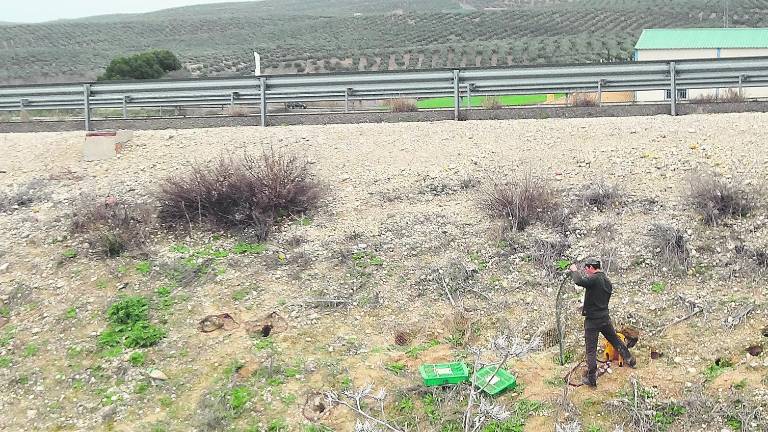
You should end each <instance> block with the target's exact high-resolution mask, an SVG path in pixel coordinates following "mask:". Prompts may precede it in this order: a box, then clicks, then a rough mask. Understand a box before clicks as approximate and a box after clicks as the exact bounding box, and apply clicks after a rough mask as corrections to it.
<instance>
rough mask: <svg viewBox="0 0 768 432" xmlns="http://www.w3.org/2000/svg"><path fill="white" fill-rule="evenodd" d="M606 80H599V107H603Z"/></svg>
mask: <svg viewBox="0 0 768 432" xmlns="http://www.w3.org/2000/svg"><path fill="white" fill-rule="evenodd" d="M604 81H605V80H602V79H601V80H597V106H599V107H601V106H603V82H604Z"/></svg>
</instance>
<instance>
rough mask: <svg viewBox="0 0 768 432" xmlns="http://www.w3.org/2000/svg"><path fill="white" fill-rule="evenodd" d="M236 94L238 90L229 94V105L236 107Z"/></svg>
mask: <svg viewBox="0 0 768 432" xmlns="http://www.w3.org/2000/svg"><path fill="white" fill-rule="evenodd" d="M235 94H236V92H232V93H230V94H229V106H230V107H231V108H234V107H235Z"/></svg>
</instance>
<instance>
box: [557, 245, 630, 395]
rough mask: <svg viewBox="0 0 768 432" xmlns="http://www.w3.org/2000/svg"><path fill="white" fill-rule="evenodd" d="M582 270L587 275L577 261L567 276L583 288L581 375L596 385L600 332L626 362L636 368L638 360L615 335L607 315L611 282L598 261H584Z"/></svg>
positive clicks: (586, 380) (592, 385) (587, 381)
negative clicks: (583, 362)
mask: <svg viewBox="0 0 768 432" xmlns="http://www.w3.org/2000/svg"><path fill="white" fill-rule="evenodd" d="M584 272H585V273H586V274H587V276H586V277H585V276H582V275H581V273H579V271H578V267H576V264H573V265H571V268H570V275H571V279H573V283H575V284H576V285H578V286H581V287H584V289H585V293H584V307H583V308H582V310H581V314H582V315H584V317H585V319H584V344H585V345H586V351H587V376H585V377H584V378H583V382H584V384H586V385H589V386H591V387H596V386H597V338H598V335H599V334H600V333H602V334H603V336H604V337H605V339H606V340H607V341H608V342H610V344H611V345H613V346H614V347H615V348H616V350H617V351H618V352H619V354H621V357H622V358H623V359H624V362H625V363H626V364H628V365H629V366H630V367H635V364H636V363H637V362H636V361H635V359H634V357H632V354H630V353H629V350H628V349H627V346H626V345H624V343H623V342H622V341H621V339H619V337H618V336H617V335H616V330H615V329H614V328H613V324H612V323H611V317H610V315H609V314H608V302H609V301H610V300H611V293H612V292H613V285H611V281H610V280H608V276H606V275H605V273H603V271H602V270H600V261H598V260H596V259H588V260H587V261H585V262H584Z"/></svg>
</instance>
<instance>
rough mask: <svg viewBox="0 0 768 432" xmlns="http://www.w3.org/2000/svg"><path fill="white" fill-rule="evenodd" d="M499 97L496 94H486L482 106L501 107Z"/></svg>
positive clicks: (492, 108) (494, 108) (488, 107)
mask: <svg viewBox="0 0 768 432" xmlns="http://www.w3.org/2000/svg"><path fill="white" fill-rule="evenodd" d="M501 107H502V105H501V98H500V97H498V96H486V97H485V98H484V99H483V108H485V109H489V110H497V109H501Z"/></svg>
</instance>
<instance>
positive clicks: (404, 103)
mask: <svg viewBox="0 0 768 432" xmlns="http://www.w3.org/2000/svg"><path fill="white" fill-rule="evenodd" d="M387 104H388V105H389V111H390V112H394V113H403V112H416V111H418V110H419V107H418V106H417V105H416V103H415V102H413V101H412V100H410V99H402V98H400V99H390V100H389V101H388V102H387Z"/></svg>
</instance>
